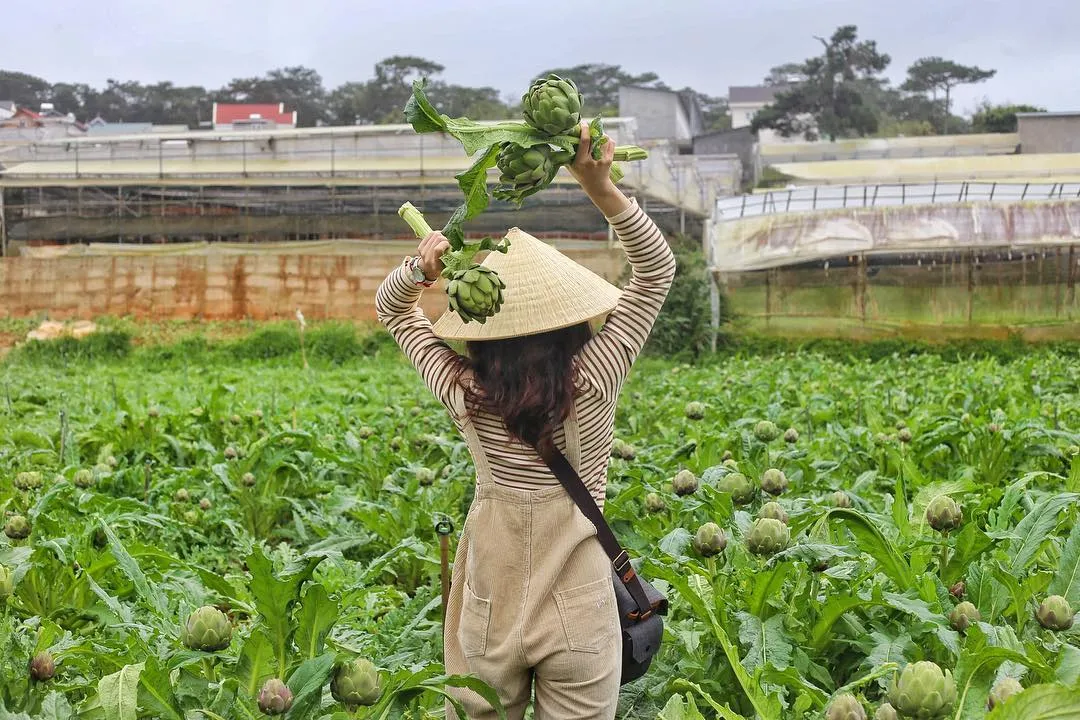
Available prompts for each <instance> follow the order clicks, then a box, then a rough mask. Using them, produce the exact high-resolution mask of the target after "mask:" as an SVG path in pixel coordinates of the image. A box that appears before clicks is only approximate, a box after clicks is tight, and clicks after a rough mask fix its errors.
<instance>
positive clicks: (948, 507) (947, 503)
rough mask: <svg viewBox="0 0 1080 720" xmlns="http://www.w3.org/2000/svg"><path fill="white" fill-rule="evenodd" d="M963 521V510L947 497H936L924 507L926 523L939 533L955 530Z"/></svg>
mask: <svg viewBox="0 0 1080 720" xmlns="http://www.w3.org/2000/svg"><path fill="white" fill-rule="evenodd" d="M963 521H964V512H963V510H961V508H960V505H959V504H958V503H957V502H956V501H955V500H953V499H952V498H951V497H949V496H948V495H938V496H937V497H935V498H934V499H933V500H931V501H930V504H929V505H927V506H926V522H927V523H929V524H930V527H932V528H934V529H935V530H937V531H938V532H940V533H947V532H949V531H950V530H955V529H956V528H958V527H960V524H961V523H962V522H963Z"/></svg>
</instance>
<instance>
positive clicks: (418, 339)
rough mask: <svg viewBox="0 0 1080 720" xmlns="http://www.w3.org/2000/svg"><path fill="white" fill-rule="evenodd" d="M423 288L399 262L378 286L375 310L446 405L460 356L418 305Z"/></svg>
mask: <svg viewBox="0 0 1080 720" xmlns="http://www.w3.org/2000/svg"><path fill="white" fill-rule="evenodd" d="M429 277H430V275H429ZM422 292H423V286H421V285H417V284H416V282H414V281H413V279H412V277H410V274H409V271H408V270H407V269H406V267H405V266H404V265H399V266H398V267H396V268H394V270H392V271H391V272H390V274H389V275H387V276H386V279H385V280H383V281H382V284H381V285H380V286H379V290H378V292H377V293H376V294H375V312H376V313H377V315H378V317H379V322H381V323H382V324H383V325H384V326H385V327H386V329H387V330H388V331H389V332H390V334H391V335H392V336H393V338H394V340H395V341H397V344H398V345H400V346H401V349H402V350H403V351H404V352H405V355H406V356H407V357H408V358H409V360H410V361H412V364H413V365H415V366H416V369H417V370H418V371H419V372H420V375H421V377H423V378H424V382H425V383H427V386H428V387H429V388H430V389H431V392H433V393H434V394H435V397H437V398H438V399H439V400H440V401H441V402H442V403H443V404H444V405H446V404H447V403H448V402H449V398H450V390H451V388H452V387H453V385H454V381H455V378H456V376H457V374H458V372H460V370H461V367H462V358H461V356H460V355H458V354H457V353H456V352H455V351H454V350H453V348H451V347H450V346H449V345H447V344H446V342H444V341H443V340H442V339H441V338H440V337H439V336H438V335H436V334H435V333H434V332H433V331H432V329H431V321H430V320H428V319H427V316H425V315H424V311H423V310H421V309H420V308H419V307H417V303H418V302H419V300H420V295H421V293H422Z"/></svg>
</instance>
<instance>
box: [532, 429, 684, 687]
mask: <svg viewBox="0 0 1080 720" xmlns="http://www.w3.org/2000/svg"><path fill="white" fill-rule="evenodd" d="M541 457H543V458H544V462H546V463H547V465H548V467H549V468H551V472H552V473H554V474H555V477H557V478H558V479H559V482H560V483H561V484H562V486H563V487H564V488H565V489H566V492H567V493H569V494H570V497H571V498H573V500H574V503H575V504H576V505H577V506H578V508H579V509H580V510H581V512H582V513H584V515H585V517H587V518H588V519H589V520H590V521H591V522H592V524H593V525H595V526H596V537H597V539H598V540H599V541H600V545H601V546H602V547H603V548H604V552H606V553H607V556H608V557H609V558H611V573H612V582H613V583H614V584H615V603H616V605H617V606H618V608H619V623H620V625H621V626H622V656H623V664H622V684H623V685H625V684H626V683H628V682H630V681H631V680H637V679H638V678H639V677H641V676H642V675H644V674H645V672H646V671H647V670H648V669H649V665H651V664H652V661H653V656H655V655H656V653H657V651H658V650H659V649H660V642H661V640H663V637H664V621H663V619H662V617H661V616H663V615H667V610H668V601H667V598H666V597H664V595H663V594H662V593H661V592H660V591H659V590H657V589H656V588H654V587H653V586H652V585H650V584H649V583H648V582H646V581H645V580H642V579H641V578H640V577H639V576H638V574H637V572H635V571H634V568H633V567H632V566H631V565H630V556H629V555H627V554H626V551H625V550H623V549H622V546H621V545H619V541H618V540H617V539H616V538H615V533H613V532H611V527H609V526H608V524H607V520H605V519H604V514H603V513H602V512H601V511H600V508H599V506H598V505H597V504H596V501H595V500H593V496H592V495H591V494H590V493H589V489H588V488H586V487H585V483H583V482H582V481H581V478H580V477H578V474H577V472H576V471H575V470H574V467H573V466H572V465H571V464H570V462H569V461H568V460H567V459H566V456H564V455H563V454H562V453H561V452H559V450H558V449H553V451H552V453H551V454H545V453H541Z"/></svg>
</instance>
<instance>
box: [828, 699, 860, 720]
mask: <svg viewBox="0 0 1080 720" xmlns="http://www.w3.org/2000/svg"><path fill="white" fill-rule="evenodd" d="M825 720H866V710H864V709H863V706H862V704H861V703H860V702H859V701H858V699H857V698H856V697H855V696H854V695H851V694H848V693H843V694H841V695H837V696H836V697H835V698H833V701H832V702H831V703H829V709H828V711H826V713H825Z"/></svg>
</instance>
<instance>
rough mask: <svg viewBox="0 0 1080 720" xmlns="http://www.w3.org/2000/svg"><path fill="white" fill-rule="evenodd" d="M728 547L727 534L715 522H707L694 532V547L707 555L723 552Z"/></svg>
mask: <svg viewBox="0 0 1080 720" xmlns="http://www.w3.org/2000/svg"><path fill="white" fill-rule="evenodd" d="M726 547H727V536H726V535H724V531H723V530H722V529H721V528H720V526H719V525H717V524H716V523H714V522H707V523H705V524H704V525H702V526H701V527H699V528H698V531H697V533H695V534H694V549H695V550H697V551H698V553H699V554H701V555H703V556H705V557H712V556H713V555H716V554H717V553H720V552H723V550H724V548H726Z"/></svg>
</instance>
